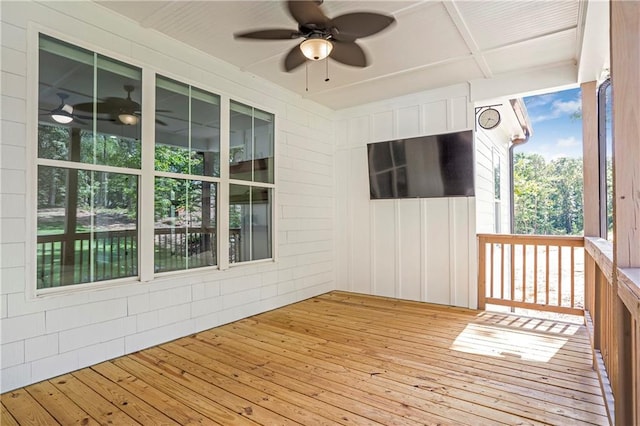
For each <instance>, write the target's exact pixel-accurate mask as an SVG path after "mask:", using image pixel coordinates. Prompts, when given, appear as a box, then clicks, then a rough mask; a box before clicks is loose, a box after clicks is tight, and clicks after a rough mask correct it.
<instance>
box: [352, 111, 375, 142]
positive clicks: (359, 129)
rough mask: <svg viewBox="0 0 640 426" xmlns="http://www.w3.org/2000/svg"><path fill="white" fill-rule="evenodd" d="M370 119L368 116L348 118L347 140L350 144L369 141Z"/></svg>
mask: <svg viewBox="0 0 640 426" xmlns="http://www.w3.org/2000/svg"><path fill="white" fill-rule="evenodd" d="M370 125H371V120H370V119H369V117H368V116H366V117H356V118H352V119H351V120H349V127H348V128H347V140H348V144H349V145H351V146H356V147H359V146H362V145H363V144H366V143H368V142H370V141H371V129H370Z"/></svg>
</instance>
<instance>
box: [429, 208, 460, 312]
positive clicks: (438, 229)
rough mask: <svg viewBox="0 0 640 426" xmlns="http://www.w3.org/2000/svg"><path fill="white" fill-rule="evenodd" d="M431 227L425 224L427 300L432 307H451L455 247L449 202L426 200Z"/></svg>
mask: <svg viewBox="0 0 640 426" xmlns="http://www.w3.org/2000/svg"><path fill="white" fill-rule="evenodd" d="M426 209H427V216H426V217H427V223H425V224H423V232H425V233H426V240H427V252H426V253H425V259H424V260H423V261H424V262H426V264H427V271H428V274H427V282H426V289H425V290H426V291H425V294H426V299H427V301H429V302H432V303H441V304H447V305H448V304H449V303H451V300H450V297H451V290H450V285H451V283H450V281H449V280H450V276H451V273H450V271H449V268H450V267H451V263H450V261H449V251H450V244H452V243H454V244H455V242H454V240H453V236H452V235H451V232H450V229H449V200H448V199H447V198H431V199H428V200H426Z"/></svg>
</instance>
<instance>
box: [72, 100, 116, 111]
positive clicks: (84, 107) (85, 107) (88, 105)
mask: <svg viewBox="0 0 640 426" xmlns="http://www.w3.org/2000/svg"><path fill="white" fill-rule="evenodd" d="M94 105H96V110H97V112H98V114H108V113H110V112H112V111H113V106H111V105H109V104H108V103H105V102H98V103H97V104H94V103H93V102H85V103H82V104H75V105H74V106H73V109H74V110H76V109H77V110H78V111H83V112H93V106H94Z"/></svg>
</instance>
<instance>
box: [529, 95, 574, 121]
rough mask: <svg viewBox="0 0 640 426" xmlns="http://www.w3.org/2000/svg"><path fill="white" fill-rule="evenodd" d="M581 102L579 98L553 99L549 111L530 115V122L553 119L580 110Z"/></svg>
mask: <svg viewBox="0 0 640 426" xmlns="http://www.w3.org/2000/svg"><path fill="white" fill-rule="evenodd" d="M580 107H581V102H580V99H576V100H573V101H562V100H557V101H553V103H552V105H551V111H549V112H548V113H547V114H540V115H537V116H533V117H531V122H532V123H539V122H541V121H547V120H553V119H555V118H559V117H562V116H570V115H573V114H575V113H576V112H578V111H580Z"/></svg>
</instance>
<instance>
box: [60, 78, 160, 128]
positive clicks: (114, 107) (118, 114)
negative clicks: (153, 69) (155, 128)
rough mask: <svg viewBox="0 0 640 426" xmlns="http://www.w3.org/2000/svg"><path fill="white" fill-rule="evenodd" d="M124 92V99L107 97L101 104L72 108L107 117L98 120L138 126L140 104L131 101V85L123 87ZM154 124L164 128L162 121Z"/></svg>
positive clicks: (85, 104) (80, 105) (88, 103)
mask: <svg viewBox="0 0 640 426" xmlns="http://www.w3.org/2000/svg"><path fill="white" fill-rule="evenodd" d="M124 90H126V92H127V97H126V98H115V97H108V98H106V99H105V100H104V101H103V102H97V103H95V104H94V103H93V102H85V103H81V104H76V105H74V106H73V108H74V109H75V110H78V111H82V112H86V113H89V114H92V113H93V112H94V105H95V108H96V109H95V111H96V113H97V114H98V116H100V115H103V116H104V115H106V116H107V117H97V119H98V120H109V121H114V122H117V123H121V124H125V125H128V126H133V125H136V124H138V122H139V121H140V114H141V107H140V104H139V103H138V102H136V101H134V100H133V99H131V92H133V90H134V87H133V86H131V85H128V84H127V85H125V86H124ZM156 111H157V112H170V111H168V110H156ZM156 123H158V124H160V125H162V126H166V125H167V123H165V122H164V121H162V120H158V119H156Z"/></svg>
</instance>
